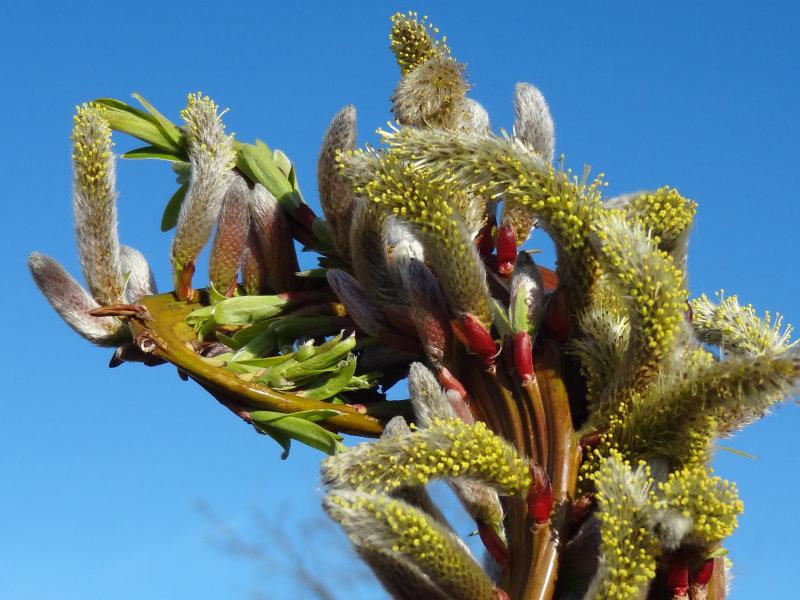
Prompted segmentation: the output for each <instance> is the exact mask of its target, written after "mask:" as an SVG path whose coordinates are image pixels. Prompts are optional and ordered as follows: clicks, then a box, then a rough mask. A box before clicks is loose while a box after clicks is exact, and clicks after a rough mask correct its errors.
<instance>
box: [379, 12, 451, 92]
mask: <svg viewBox="0 0 800 600" xmlns="http://www.w3.org/2000/svg"><path fill="white" fill-rule="evenodd" d="M431 33H433V34H434V35H436V34H438V33H439V29H438V28H437V27H434V26H433V25H432V24H431V23H429V22H428V17H427V16H423V17H422V20H420V19H419V15H418V14H417V13H416V12H413V11H409V12H408V13H406V14H403V13H395V14H394V15H392V30H391V33H390V34H389V40H390V46H391V49H392V52H393V53H394V55H395V58H396V59H397V64H398V65H400V73H401V74H402V75H403V76H405V75H406V74H407V73H410V72H411V71H413V70H414V69H415V68H417V67H418V66H419V65H421V64H422V63H424V62H425V61H426V60H428V59H430V58H433V57H434V56H447V55H448V54H449V53H450V49H449V48H448V47H447V45H446V44H445V41H446V39H445V38H442V40H441V41H439V40H435V39H434V38H433V37H432V36H431Z"/></svg>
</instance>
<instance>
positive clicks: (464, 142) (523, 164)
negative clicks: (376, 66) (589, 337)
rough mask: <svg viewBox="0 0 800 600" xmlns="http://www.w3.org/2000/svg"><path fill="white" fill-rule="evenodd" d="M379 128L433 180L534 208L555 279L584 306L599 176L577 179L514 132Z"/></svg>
mask: <svg viewBox="0 0 800 600" xmlns="http://www.w3.org/2000/svg"><path fill="white" fill-rule="evenodd" d="M381 133H382V136H383V139H384V141H385V142H386V143H387V144H388V145H389V146H390V147H391V148H392V152H393V153H394V154H396V156H397V158H398V159H400V160H403V161H408V162H409V163H410V164H411V165H412V166H414V168H416V169H421V170H424V171H425V172H427V173H429V174H430V176H431V177H432V178H433V179H434V181H441V182H447V183H450V184H451V185H454V186H456V187H457V188H460V189H468V190H470V191H473V192H474V193H476V194H477V195H478V196H481V197H486V196H489V197H493V198H496V197H499V196H502V197H503V200H504V201H505V202H506V203H507V206H509V207H515V206H521V207H525V208H526V209H527V210H529V211H530V212H531V213H532V214H533V215H535V216H536V218H537V219H538V220H539V225H540V226H541V228H542V229H543V230H545V231H546V232H547V233H548V234H549V235H550V237H551V238H552V239H553V242H554V243H555V246H556V252H557V255H558V256H557V258H558V274H559V281H561V282H563V284H564V285H565V286H566V288H567V290H568V292H569V297H570V298H571V299H572V305H573V310H574V311H576V312H577V311H579V310H580V309H581V308H583V305H584V303H586V302H588V298H589V297H590V294H591V290H592V289H593V287H594V285H595V283H596V281H597V277H598V276H599V274H600V267H599V263H598V262H597V259H596V257H595V253H594V250H593V249H592V247H591V245H590V244H589V235H590V233H591V224H592V223H594V222H595V221H596V220H597V219H598V218H599V214H600V212H601V211H602V210H603V205H602V202H601V189H602V187H603V185H604V184H603V181H602V175H599V176H598V177H597V178H595V179H594V180H592V181H589V179H588V176H589V172H588V168H587V169H585V170H584V173H583V176H582V177H581V178H580V179H578V178H577V177H576V176H573V175H572V173H571V172H570V171H562V170H560V169H556V168H554V167H553V166H552V165H550V164H549V163H547V162H546V161H544V160H543V159H542V158H541V157H540V156H539V155H538V154H536V153H535V152H534V151H532V150H531V149H530V148H528V147H527V146H525V145H524V144H523V143H522V142H519V141H517V140H513V139H507V138H499V137H495V136H486V135H479V134H474V133H461V134H452V133H448V132H446V131H440V130H422V129H415V128H411V127H405V128H402V129H399V130H394V131H390V132H387V131H383V132H381Z"/></svg>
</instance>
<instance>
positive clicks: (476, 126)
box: [463, 98, 491, 133]
mask: <svg viewBox="0 0 800 600" xmlns="http://www.w3.org/2000/svg"><path fill="white" fill-rule="evenodd" d="M466 109H467V110H466V117H465V119H464V125H463V129H464V130H465V131H473V132H475V133H489V131H490V129H491V126H490V124H489V113H488V112H486V109H485V108H484V107H483V106H482V105H481V103H480V102H478V101H477V100H473V99H472V98H467V104H466Z"/></svg>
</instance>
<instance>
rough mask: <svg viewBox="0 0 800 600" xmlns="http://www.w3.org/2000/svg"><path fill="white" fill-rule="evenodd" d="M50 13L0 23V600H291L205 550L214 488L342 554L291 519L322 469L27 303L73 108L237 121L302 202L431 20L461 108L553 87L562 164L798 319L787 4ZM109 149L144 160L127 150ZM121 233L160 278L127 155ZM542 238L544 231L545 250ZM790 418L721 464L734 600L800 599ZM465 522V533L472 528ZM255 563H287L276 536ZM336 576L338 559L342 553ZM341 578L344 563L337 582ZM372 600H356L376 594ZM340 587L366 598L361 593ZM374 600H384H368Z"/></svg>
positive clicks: (305, 546) (231, 518)
mask: <svg viewBox="0 0 800 600" xmlns="http://www.w3.org/2000/svg"><path fill="white" fill-rule="evenodd" d="M486 6H487V4H486V3H474V2H465V1H462V2H459V3H444V2H441V3H436V2H418V3H416V4H413V5H411V4H398V3H396V2H385V3H380V2H361V3H355V2H342V3H323V2H305V3H288V2H279V3H273V2H237V3H235V4H231V5H230V7H225V6H223V5H222V4H211V3H203V2H191V3H189V2H168V3H167V2H159V3H155V2H152V3H151V2H137V3H118V2H114V3H111V2H105V3H97V4H87V3H82V2H69V3H56V2H45V3H39V4H38V5H33V4H31V5H25V4H24V3H16V4H15V5H14V6H11V5H10V4H9V3H6V4H5V5H4V7H3V8H2V9H0V12H1V13H2V17H0V19H1V20H2V22H3V24H4V27H3V30H4V31H3V35H2V36H1V37H0V56H3V57H4V58H3V82H4V86H3V87H4V89H6V92H5V94H4V95H3V103H4V111H3V112H4V114H5V119H4V123H3V142H4V143H3V144H2V146H0V157H1V158H2V161H1V162H0V164H2V165H3V180H4V181H5V183H4V189H3V192H2V194H3V207H4V208H3V210H4V214H5V215H6V218H5V223H6V224H7V225H6V227H5V231H4V232H3V235H2V239H1V240H0V246H1V247H2V248H3V257H4V258H3V269H2V272H3V275H4V278H5V281H6V282H7V283H8V284H9V289H8V290H7V292H6V293H5V294H3V295H2V297H1V298H0V304H2V306H0V309H1V310H0V314H1V315H3V317H4V318H5V319H6V321H5V330H6V332H7V333H9V338H8V339H7V340H6V342H5V343H4V344H3V345H2V347H1V348H0V353H2V363H3V365H4V369H3V373H4V376H3V378H2V380H1V381H2V383H0V386H2V396H1V397H2V418H0V479H1V480H2V482H3V484H2V492H1V493H0V596H1V597H3V598H9V599H14V600H17V599H20V600H21V599H48V598H59V599H67V600H70V599H79V598H80V599H92V598H120V599H126V598H150V599H162V598H163V599H168V598H169V599H180V598H249V597H252V592H253V591H255V590H258V591H260V592H261V593H262V594H263V595H262V596H261V597H264V598H270V599H273V598H275V599H282V598H290V597H291V598H296V597H298V595H297V594H296V593H292V592H291V588H292V586H293V583H292V579H291V577H288V576H284V575H281V574H280V573H279V572H277V569H275V568H272V569H259V568H257V567H256V566H254V564H253V563H251V562H248V561H242V560H235V559H232V558H230V557H229V556H228V555H226V554H225V553H224V552H222V551H220V550H219V548H218V547H216V546H214V545H213V544H212V543H210V538H213V537H214V536H215V535H216V534H215V526H214V525H213V524H212V523H211V522H210V520H209V519H208V517H207V516H205V515H203V514H202V513H201V512H200V511H199V510H198V509H197V504H198V502H199V501H202V502H205V503H206V504H208V505H209V506H211V507H213V509H214V511H215V512H216V513H217V514H219V515H220V517H221V518H222V519H223V520H224V521H226V522H227V523H229V524H230V525H231V526H233V527H235V528H238V529H240V530H242V531H246V530H248V529H252V528H253V523H254V521H253V517H252V508H253V507H260V509H261V510H262V511H263V512H264V513H265V514H267V515H270V517H271V518H277V519H279V520H280V521H283V522H285V523H289V524H293V523H296V524H298V526H297V527H295V528H292V527H287V530H288V531H293V532H294V535H292V536H291V537H292V539H293V541H294V542H295V543H296V544H297V546H298V548H299V549H300V551H301V552H303V553H304V554H305V555H306V556H307V557H308V558H309V559H310V560H311V561H312V562H314V563H317V562H318V563H323V564H324V563H326V562H327V563H331V562H335V561H337V560H344V561H347V560H349V559H348V558H347V556H343V555H342V554H341V552H342V550H341V548H342V546H340V545H337V544H335V543H315V542H312V540H310V538H308V537H307V536H306V535H305V534H304V533H302V531H301V528H300V524H302V523H304V522H308V521H313V520H314V519H318V518H319V512H318V510H317V509H316V505H317V503H318V499H319V494H318V490H317V483H318V482H317V463H318V461H319V459H320V456H319V454H317V453H315V452H313V451H311V450H306V449H302V448H300V447H297V448H295V449H294V450H293V453H292V455H291V456H290V458H289V460H288V461H286V462H281V461H280V460H279V451H278V449H277V447H276V446H274V445H273V444H272V443H271V442H270V441H269V440H268V439H266V438H264V437H262V436H256V435H254V434H253V433H252V432H251V431H249V430H248V428H247V427H246V426H244V425H243V424H241V423H240V422H237V420H236V419H234V418H231V416H230V415H229V414H227V413H226V411H225V410H223V409H221V408H220V407H219V406H218V405H217V404H216V403H215V402H214V401H213V400H212V399H210V398H209V397H207V396H206V395H205V394H204V393H203V392H202V391H201V390H199V389H198V388H197V387H195V386H193V385H192V384H189V383H183V382H181V381H180V380H179V379H178V377H177V376H176V374H175V371H174V370H173V369H170V368H168V367H161V368H158V369H149V370H148V369H145V368H144V367H141V366H135V365H126V366H124V367H122V368H120V369H116V370H113V371H112V370H109V369H107V368H106V367H105V365H106V363H107V361H108V358H109V356H108V351H105V350H98V349H96V348H93V347H90V346H89V345H88V344H86V343H84V342H83V341H82V340H80V339H79V338H78V337H77V336H75V335H74V334H72V333H71V332H70V331H69V330H68V329H67V328H66V327H65V326H64V325H63V324H62V323H60V322H59V320H58V318H57V317H56V316H55V315H54V313H52V312H51V311H50V309H49V307H48V306H47V305H46V304H45V302H44V301H43V300H42V298H41V297H39V296H38V293H37V292H36V290H35V288H34V286H33V284H32V283H31V281H30V278H29V276H28V274H27V270H26V267H25V258H26V256H27V254H28V253H29V252H30V251H32V250H40V251H44V252H46V253H48V254H51V255H53V256H55V257H57V258H58V259H59V260H61V261H63V263H64V264H65V265H66V266H67V267H68V268H69V269H70V271H72V272H73V273H74V274H77V273H79V268H78V264H77V259H76V252H75V247H74V242H73V240H72V234H71V209H70V201H69V189H70V165H69V142H68V137H69V130H70V126H71V114H72V111H73V109H74V106H75V105H76V104H77V103H80V102H82V101H85V100H88V99H91V98H93V97H97V96H113V97H119V98H128V97H129V94H130V93H132V92H135V91H138V92H141V93H142V94H143V95H144V96H145V97H146V98H147V99H148V100H149V101H150V102H152V103H153V104H154V105H155V106H157V107H158V108H159V109H160V110H162V112H164V113H165V114H168V115H171V116H173V117H174V118H175V117H177V112H178V110H179V109H180V108H181V107H182V106H183V103H184V99H185V95H186V93H188V92H190V91H196V90H202V91H203V92H206V93H208V94H210V95H211V96H212V97H213V98H215V99H216V100H217V101H218V103H219V104H221V105H222V106H227V107H230V108H231V111H230V113H229V115H228V116H227V117H226V122H227V123H228V125H229V127H230V129H231V130H233V131H236V133H237V137H238V138H239V139H242V140H247V141H250V140H252V139H254V138H255V137H259V138H261V139H264V140H265V141H266V142H267V143H268V144H270V145H271V146H273V147H278V148H281V149H283V150H284V151H285V152H286V153H287V154H288V155H289V156H290V157H291V158H292V159H293V160H294V161H295V163H296V165H297V168H298V173H299V176H300V182H301V186H302V187H303V189H304V191H305V195H306V197H307V198H309V199H310V200H311V199H314V200H313V202H316V200H315V195H316V194H315V191H314V190H315V181H316V179H315V174H314V164H315V161H316V154H317V150H318V145H319V141H320V138H321V135H322V133H323V131H324V128H325V126H326V124H327V122H328V121H329V119H330V118H331V116H332V115H333V114H334V113H335V112H336V111H337V110H338V109H339V108H340V107H342V106H343V105H345V104H347V103H353V104H355V105H356V107H357V109H358V116H359V124H360V129H361V131H360V141H361V142H364V141H370V140H372V141H374V139H375V136H374V134H373V131H374V129H375V128H376V127H378V126H381V125H383V124H384V123H385V122H386V120H387V119H388V118H389V116H390V114H389V101H388V96H389V94H390V93H391V91H392V89H393V87H394V85H395V83H396V81H397V78H398V71H397V68H396V66H395V64H394V62H393V59H392V57H391V54H390V53H389V51H388V47H387V46H388V40H387V34H388V17H389V16H390V15H391V14H392V13H393V12H394V11H395V10H407V9H409V8H414V9H417V10H419V11H420V12H421V13H428V14H430V15H431V17H432V19H433V21H434V22H435V23H436V24H438V25H439V26H440V27H441V29H442V30H443V31H444V32H445V33H446V34H447V36H448V41H449V43H450V45H451V47H452V48H453V51H454V54H455V55H456V56H457V57H459V58H460V59H461V60H463V61H465V62H466V63H467V64H468V75H469V79H470V81H471V82H472V83H473V84H474V86H475V87H474V90H473V92H472V94H471V95H472V96H473V97H474V98H476V99H477V100H479V101H480V102H482V103H483V104H484V105H485V106H486V107H487V109H488V110H489V112H490V114H491V116H492V124H493V127H494V128H495V129H496V130H497V129H498V128H499V127H505V128H510V126H511V123H512V115H513V107H512V98H513V85H514V83H515V82H517V81H530V82H532V83H534V84H536V85H537V86H539V87H540V88H541V89H542V90H543V92H544V93H545V95H546V97H547V98H548V99H549V101H550V104H551V108H552V112H553V115H554V118H555V120H556V125H557V137H558V142H557V150H558V151H559V152H563V153H565V154H566V157H567V163H568V164H569V165H571V166H572V167H573V168H577V169H580V167H581V166H582V164H583V163H584V162H586V163H589V164H591V165H593V167H594V168H595V169H596V170H599V171H603V172H605V173H606V177H607V180H608V181H609V188H608V190H609V193H610V194H612V195H613V194H616V193H621V192H625V191H630V190H635V189H641V188H652V187H657V186H660V185H664V184H670V185H674V186H676V187H677V188H678V189H680V190H681V192H683V193H684V194H685V195H687V196H689V197H691V198H693V199H695V200H697V201H698V202H699V203H700V209H699V215H698V219H697V224H696V227H695V229H694V232H693V235H692V241H691V253H690V256H691V258H690V284H691V289H692V291H693V293H696V294H697V293H700V292H702V291H705V292H713V291H714V290H717V289H719V288H725V289H726V290H729V291H731V292H734V291H735V292H738V293H739V294H740V296H741V298H742V299H743V300H744V301H747V302H752V303H753V304H754V305H755V306H756V307H758V308H759V309H767V308H769V309H778V310H780V311H782V312H784V313H785V315H786V316H787V319H788V320H789V321H794V322H796V323H800V303H798V300H797V299H798V297H799V296H800V281H799V280H798V278H797V267H796V265H797V263H798V260H799V259H800V250H798V245H797V242H796V235H797V227H798V225H797V223H798V217H800V208H798V206H799V204H798V194H799V192H798V188H797V184H796V182H795V181H794V176H795V173H796V172H797V165H798V164H800V160H798V159H800V151H798V139H800V124H799V123H800V121H798V119H797V116H796V115H797V107H798V106H800V84H799V83H798V80H797V77H796V74H797V73H798V72H799V68H800V50H799V49H798V48H799V47H798V44H797V43H796V29H797V25H798V24H799V23H800V14H798V9H797V8H796V7H795V5H794V3H791V2H772V3H768V4H767V3H745V2H728V3H703V4H702V6H701V5H700V3H694V2H685V1H680V2H672V3H660V4H658V5H657V6H656V5H655V4H652V3H638V2H606V3H592V4H590V3H580V2H560V3H543V2H538V1H536V2H524V3H522V2H521V3H513V4H511V3H505V2H499V1H495V2H492V3H489V4H488V6H490V7H491V13H489V12H487V9H486ZM117 147H118V149H119V150H120V151H123V150H126V149H128V148H130V147H132V143H131V142H130V140H127V139H119V140H118V146H117ZM119 185H120V192H121V193H120V229H121V236H122V239H123V242H124V243H127V244H130V245H134V246H136V247H138V248H139V249H140V250H142V251H143V252H144V253H145V254H146V255H147V256H148V257H149V258H150V260H151V263H153V266H154V268H155V271H156V274H157V278H158V281H159V283H160V285H161V286H162V287H164V288H165V287H166V286H167V285H168V282H169V279H170V278H169V273H168V262H167V256H168V254H167V251H168V244H169V238H168V236H167V235H165V234H161V233H160V232H159V231H158V224H159V219H160V215H161V210H162V207H163V205H164V203H165V201H166V200H167V199H168V197H169V195H170V194H171V192H172V190H173V189H174V184H173V177H172V175H171V173H170V172H169V170H168V168H166V167H165V166H162V164H160V163H158V164H156V163H125V164H122V165H121V166H120V168H119ZM537 244H539V242H538V241H536V240H535V241H534V246H535V245H537ZM798 428H800V411H798V409H797V408H796V407H795V406H794V405H788V406H786V407H785V408H782V409H780V410H778V411H777V415H775V416H773V417H770V418H768V419H766V420H764V421H762V422H760V423H758V424H757V425H755V426H753V427H752V428H750V429H749V430H748V431H746V432H744V433H742V434H740V435H738V436H737V437H735V438H734V439H733V440H729V441H728V442H726V443H727V444H728V445H730V446H733V447H735V448H737V449H740V450H744V451H746V452H749V453H752V454H755V455H757V457H758V459H757V460H749V459H746V458H742V457H739V456H735V455H733V454H730V453H726V452H721V453H720V454H719V457H718V460H717V461H716V462H717V468H718V472H719V473H720V474H721V475H723V476H726V477H730V478H733V479H736V480H737V481H738V483H739V485H740V488H741V494H742V496H743V499H744V500H745V502H746V511H745V514H744V516H743V518H742V519H741V524H740V528H739V530H738V531H737V533H736V534H735V535H734V536H733V538H732V539H731V540H730V543H729V544H728V547H729V549H730V552H731V556H732V558H733V560H734V563H735V566H736V573H737V579H736V582H735V587H734V593H733V596H732V597H733V598H753V597H755V596H756V594H759V595H760V596H762V597H788V594H789V591H790V590H794V588H795V584H796V573H794V572H793V570H791V569H787V568H786V565H787V562H786V560H785V557H787V556H794V554H795V553H796V540H797V539H798V537H799V536H800V522H799V521H798V520H797V519H795V518H794V517H793V516H792V512H791V510H792V507H794V506H796V505H797V503H798V501H800V478H798V477H797V475H796V471H797V464H798V463H797V455H796V444H795V442H794V438H795V435H796V432H797V431H798ZM464 527H466V525H465V526H464ZM265 546H266V547H267V549H270V548H271V549H272V550H274V552H275V553H276V555H278V556H280V553H281V550H280V549H279V548H278V547H277V545H276V544H274V543H270V542H269V541H267V542H266V543H265ZM345 564H346V563H345ZM345 570H347V567H345ZM362 591H363V590H362ZM351 597H354V598H355V597H356V594H355V593H354V594H353V595H352V596H351ZM362 597H371V596H370V594H369V593H368V592H366V591H363V594H362Z"/></svg>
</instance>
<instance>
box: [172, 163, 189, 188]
mask: <svg viewBox="0 0 800 600" xmlns="http://www.w3.org/2000/svg"><path fill="white" fill-rule="evenodd" d="M172 170H173V171H175V174H176V175H177V177H176V178H175V181H177V182H178V183H179V184H180V185H183V184H188V183H189V182H190V181H191V179H192V166H191V165H190V164H189V163H188V162H174V163H172Z"/></svg>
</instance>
